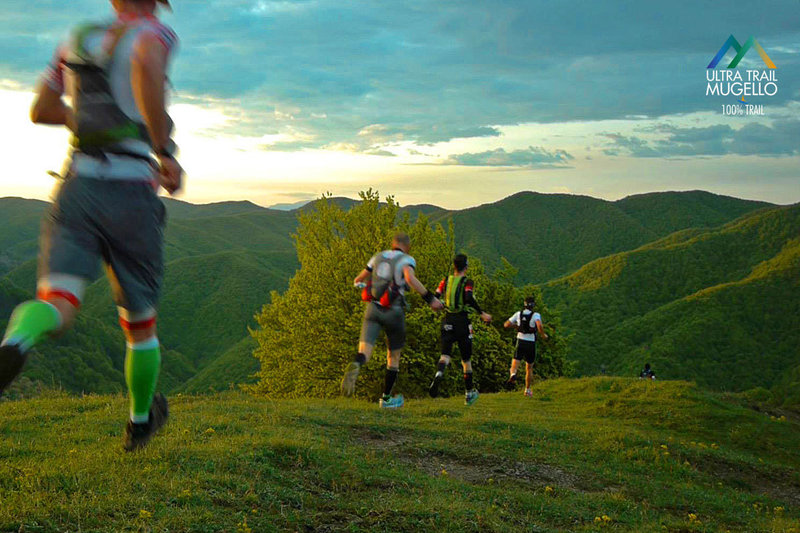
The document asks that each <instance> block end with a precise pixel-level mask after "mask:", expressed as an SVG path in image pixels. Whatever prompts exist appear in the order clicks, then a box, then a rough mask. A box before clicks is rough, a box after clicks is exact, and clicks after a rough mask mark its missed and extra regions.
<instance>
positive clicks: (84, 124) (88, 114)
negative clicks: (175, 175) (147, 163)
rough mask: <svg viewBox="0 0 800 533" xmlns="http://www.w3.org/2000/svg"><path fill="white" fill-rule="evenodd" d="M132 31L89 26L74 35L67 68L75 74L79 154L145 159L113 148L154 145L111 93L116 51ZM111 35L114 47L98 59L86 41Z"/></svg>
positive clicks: (76, 140)
mask: <svg viewBox="0 0 800 533" xmlns="http://www.w3.org/2000/svg"><path fill="white" fill-rule="evenodd" d="M129 29H130V28H129V27H127V26H120V27H118V28H109V27H108V26H103V25H97V24H90V25H86V26H82V27H80V28H79V29H78V30H77V32H76V33H75V38H74V39H75V40H74V44H73V48H72V50H71V53H70V57H69V60H68V61H65V62H64V66H65V67H66V68H68V69H69V70H71V71H72V72H74V74H75V95H74V102H73V109H74V110H75V119H76V122H77V131H76V132H75V133H74V137H73V140H72V144H73V146H74V147H75V149H77V150H78V151H81V152H85V153H87V154H90V155H95V154H102V153H104V152H108V153H123V154H124V155H131V156H137V157H143V156H142V155H141V154H136V153H130V154H128V153H124V152H116V151H115V150H114V145H116V144H118V143H120V142H122V141H124V140H127V139H136V140H140V141H143V142H145V143H147V144H148V145H150V144H151V142H150V136H149V134H148V132H147V127H146V126H145V125H144V124H142V123H140V122H136V121H134V120H133V119H131V118H130V117H129V116H128V115H126V114H125V112H124V111H123V110H122V109H121V108H120V106H119V104H118V103H117V101H116V98H114V93H113V91H112V89H111V82H110V80H109V74H110V69H111V65H112V63H113V62H114V58H115V52H116V51H117V47H118V45H119V43H120V41H121V40H122V38H123V37H124V36H125V34H126V33H127V32H128V30H129ZM105 32H108V33H109V34H110V39H111V45H110V47H109V49H108V50H107V51H103V52H101V53H100V54H98V55H95V54H92V53H90V52H89V51H88V50H87V48H86V41H87V39H88V38H89V37H90V36H93V35H95V36H96V35H97V34H98V33H105Z"/></svg>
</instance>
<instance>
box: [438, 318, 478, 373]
mask: <svg viewBox="0 0 800 533" xmlns="http://www.w3.org/2000/svg"><path fill="white" fill-rule="evenodd" d="M448 318H449V317H448ZM448 318H446V319H445V320H444V322H443V323H442V343H441V348H442V355H447V356H448V357H449V356H451V355H453V345H455V344H458V353H459V354H460V355H461V360H462V361H465V362H466V361H469V360H470V359H471V358H472V324H470V323H469V320H467V319H466V318H463V319H462V318H456V319H453V320H448Z"/></svg>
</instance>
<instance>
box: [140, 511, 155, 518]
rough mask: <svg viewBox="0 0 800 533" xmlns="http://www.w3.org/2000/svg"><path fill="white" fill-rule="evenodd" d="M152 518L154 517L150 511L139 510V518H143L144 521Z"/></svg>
mask: <svg viewBox="0 0 800 533" xmlns="http://www.w3.org/2000/svg"><path fill="white" fill-rule="evenodd" d="M152 516H153V513H151V512H150V511H145V510H144V509H140V510H139V518H141V519H142V520H147V519H148V518H151V517H152Z"/></svg>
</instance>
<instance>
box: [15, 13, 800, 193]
mask: <svg viewBox="0 0 800 533" xmlns="http://www.w3.org/2000/svg"><path fill="white" fill-rule="evenodd" d="M65 5H66V3H65V2H64V0H42V1H36V2H30V0H3V2H2V4H0V116H2V117H3V121H2V125H0V157H1V158H2V161H3V163H4V169H3V170H4V171H3V172H2V173H0V197H2V196H23V197H28V198H43V199H44V198H48V197H49V195H50V190H51V188H52V187H53V184H54V182H53V179H52V178H51V177H50V176H49V175H48V173H47V172H48V171H51V170H54V171H59V170H60V169H61V166H62V161H63V160H64V157H65V155H66V152H67V141H68V137H67V134H66V133H65V132H64V131H62V130H59V129H58V128H52V127H42V126H34V125H32V124H30V122H29V120H28V109H29V107H30V103H31V101H32V98H33V93H32V91H33V89H34V87H35V84H36V81H37V78H38V76H39V75H40V73H41V71H42V70H43V69H44V67H45V66H46V64H47V62H48V61H49V59H50V58H51V57H52V55H53V52H54V50H55V48H56V46H57V45H58V43H59V42H60V41H62V40H63V39H64V38H65V37H66V36H67V35H68V34H69V31H70V28H72V27H74V26H75V25H77V24H79V23H81V22H84V21H86V20H87V19H88V20H94V19H104V18H107V17H109V16H110V15H111V7H110V2H108V1H106V0H69V2H68V5H69V9H66V8H65V7H64V6H65ZM173 5H174V12H173V13H170V14H164V17H163V18H164V20H165V22H166V23H167V24H169V25H170V26H172V27H173V28H174V29H175V31H176V32H177V33H178V35H179V37H180V46H179V50H178V51H177V54H176V55H175V57H174V60H173V64H172V66H171V74H170V78H171V81H172V84H173V86H174V91H173V92H172V94H171V95H170V99H171V107H170V113H171V114H172V116H173V118H174V120H175V122H176V124H177V129H176V140H177V142H178V144H179V146H180V147H181V157H180V160H181V162H182V164H183V166H184V167H185V169H186V172H187V182H186V187H185V190H184V191H183V193H182V196H181V198H182V199H184V200H187V201H191V202H195V203H206V202H214V201H222V200H250V201H252V202H254V203H257V204H260V205H265V206H269V205H272V204H275V203H295V202H300V201H305V200H309V199H312V198H314V197H317V196H319V195H320V194H323V193H326V192H329V193H331V194H334V195H336V196H350V197H355V196H357V194H358V191H361V190H365V189H368V188H372V189H377V190H379V191H380V192H381V194H383V195H387V194H391V195H393V196H394V197H395V198H396V199H397V200H398V201H399V202H400V203H401V204H403V205H410V204H419V203H429V204H436V205H440V206H442V207H446V208H451V209H456V208H464V207H467V206H472V205H477V204H481V203H486V202H492V201H495V200H499V199H501V198H503V197H506V196H508V195H511V194H513V193H515V192H518V191H522V190H531V191H538V192H544V193H572V194H584V195H590V196H595V197H600V198H606V199H609V200H614V199H618V198H622V197H625V196H628V195H631V194H637V193H643V192H650V191H660V190H692V189H703V190H708V191H711V192H715V193H719V194H727V195H731V196H737V197H742V198H751V199H759V200H766V201H770V202H775V203H780V204H787V203H794V202H800V17H798V16H797V14H798V10H799V9H800V4H799V3H798V0H785V1H775V2H771V1H762V2H758V3H757V4H753V3H752V2H744V1H738V0H736V1H728V2H725V3H724V4H721V3H718V2H696V1H694V0H693V1H673V2H669V3H664V2H660V1H659V2H656V1H652V0H639V1H636V2H633V1H604V2H586V1H584V0H581V1H559V2H550V1H548V2H545V1H532V0H531V1H522V0H520V1H511V0H486V1H477V0H460V1H452V0H438V1H433V0H430V1H418V0H404V1H402V2H398V1H394V0H392V1H389V0H384V1H381V0H372V1H357V2H356V1H347V0H297V1H288V0H286V1H284V0H204V1H200V0H174V2H173ZM729 35H734V36H735V38H736V39H737V40H738V42H740V43H741V44H744V43H745V42H746V41H747V40H748V38H749V37H751V36H752V37H755V39H756V40H757V42H758V43H759V44H760V45H761V47H763V49H764V51H765V52H766V54H767V55H768V56H769V58H770V59H771V60H772V62H774V64H775V65H776V67H777V68H776V69H774V70H773V71H771V72H770V74H771V75H773V76H774V77H775V78H776V80H777V81H776V82H775V84H776V86H777V89H778V91H777V93H776V94H775V95H774V96H752V97H748V98H747V99H746V100H747V102H748V103H749V104H751V105H753V106H762V107H761V109H762V110H763V115H759V116H748V115H744V116H730V115H725V114H724V113H723V111H724V109H725V106H728V110H729V111H730V109H732V108H733V107H732V106H735V105H737V98H736V97H734V96H718V95H706V91H707V84H708V82H707V73H708V72H707V71H709V69H707V68H706V67H707V65H708V64H709V62H710V61H711V59H712V58H713V57H714V56H715V54H716V53H717V51H718V50H719V49H720V47H721V46H722V45H723V43H725V41H726V40H727V39H728V36H729ZM734 55H735V51H734V50H731V51H729V52H728V53H727V54H726V56H725V58H724V59H723V60H722V61H721V63H720V65H718V67H717V68H716V69H713V70H711V72H716V73H719V74H724V72H727V71H731V70H736V71H739V72H741V73H742V74H744V73H745V72H746V71H747V70H757V71H759V72H761V71H764V70H767V69H766V66H765V64H764V62H763V61H762V59H761V58H760V56H759V54H758V52H757V50H756V49H755V48H754V49H751V50H750V51H749V53H747V54H746V55H745V56H744V59H743V60H742V61H741V63H740V64H739V66H738V67H737V68H736V69H726V68H725V67H726V66H727V64H728V63H729V62H730V61H731V60H732V59H733V57H734ZM743 109H744V108H743ZM753 109H757V108H753Z"/></svg>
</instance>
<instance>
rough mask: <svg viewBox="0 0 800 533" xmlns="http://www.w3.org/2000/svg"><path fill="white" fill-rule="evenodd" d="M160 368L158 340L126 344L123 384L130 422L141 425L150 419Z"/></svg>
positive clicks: (154, 338)
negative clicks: (126, 390) (127, 399)
mask: <svg viewBox="0 0 800 533" xmlns="http://www.w3.org/2000/svg"><path fill="white" fill-rule="evenodd" d="M160 367H161V349H160V348H159V345H158V339H157V338H156V337H153V338H152V339H149V340H146V341H143V342H138V343H135V344H130V343H129V344H128V349H127V352H126V353H125V382H126V383H127V384H128V393H129V394H130V400H131V422H133V423H134V424H143V423H145V422H147V421H148V420H149V418H150V405H151V404H152V403H153V394H154V393H155V391H156V383H157V382H158V371H159V368H160Z"/></svg>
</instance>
